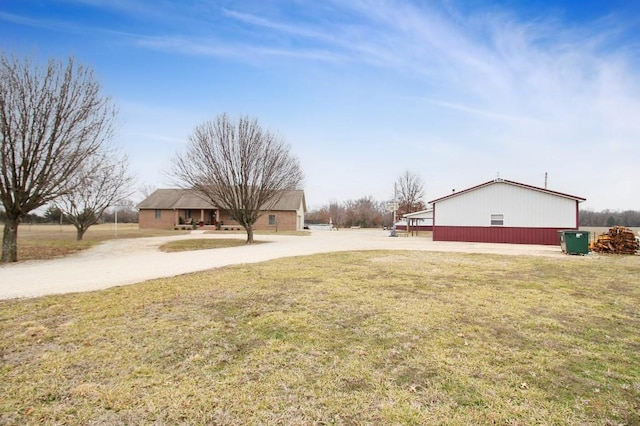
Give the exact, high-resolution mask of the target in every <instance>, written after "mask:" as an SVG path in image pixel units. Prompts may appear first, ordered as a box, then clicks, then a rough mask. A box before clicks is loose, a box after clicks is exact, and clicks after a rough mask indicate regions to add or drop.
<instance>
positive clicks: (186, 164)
mask: <svg viewBox="0 0 640 426" xmlns="http://www.w3.org/2000/svg"><path fill="white" fill-rule="evenodd" d="M171 174H172V175H173V177H174V178H175V179H176V180H177V182H178V184H179V185H180V186H183V187H186V188H192V189H195V190H196V191H197V193H199V194H200V195H201V197H202V198H203V199H206V200H208V201H210V202H211V203H212V204H214V205H217V206H220V208H222V209H225V210H228V211H229V212H230V213H231V215H232V216H233V217H234V218H235V219H236V220H237V221H238V223H239V224H240V225H241V226H242V227H244V228H245V229H246V231H247V243H252V242H253V224H254V223H255V222H256V221H257V220H258V218H259V217H260V216H261V215H262V213H263V212H265V211H268V210H270V209H271V208H272V207H273V206H274V205H275V204H276V203H277V202H278V201H279V200H280V198H281V196H282V195H283V194H284V191H287V190H292V189H298V188H299V186H300V184H301V182H302V179H303V174H302V171H301V170H300V165H299V163H298V160H297V159H296V158H295V157H293V156H292V155H291V154H290V152H289V146H288V145H286V144H285V143H284V142H283V141H282V140H281V138H279V137H277V136H276V135H274V134H273V133H271V132H269V131H267V130H265V129H263V128H262V126H260V124H259V123H258V121H257V120H256V119H251V118H249V117H241V118H240V119H239V120H238V121H237V122H234V121H233V120H231V119H230V118H229V117H228V116H227V115H226V114H222V115H219V116H218V117H216V118H215V119H213V120H211V121H207V122H205V123H204V124H202V125H200V126H198V127H196V129H195V130H194V132H193V134H192V135H191V136H190V138H189V142H188V146H187V150H186V151H185V152H183V153H182V154H179V155H177V156H176V157H175V158H174V160H173V169H172V171H171Z"/></svg>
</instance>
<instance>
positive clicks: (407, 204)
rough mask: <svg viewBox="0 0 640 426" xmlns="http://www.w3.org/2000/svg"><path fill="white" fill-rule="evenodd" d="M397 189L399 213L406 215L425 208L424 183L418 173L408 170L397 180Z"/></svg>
mask: <svg viewBox="0 0 640 426" xmlns="http://www.w3.org/2000/svg"><path fill="white" fill-rule="evenodd" d="M396 189H397V191H398V194H397V195H398V204H399V207H398V213H399V214H406V213H411V212H415V211H419V210H423V209H424V208H425V205H424V202H423V200H422V199H423V198H424V183H423V182H422V178H420V176H419V175H418V174H416V173H413V172H410V171H409V170H406V171H405V172H404V173H403V174H402V175H401V176H400V177H399V178H398V180H397V182H396Z"/></svg>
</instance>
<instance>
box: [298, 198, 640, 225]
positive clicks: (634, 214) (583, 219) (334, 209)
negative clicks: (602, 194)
mask: <svg viewBox="0 0 640 426" xmlns="http://www.w3.org/2000/svg"><path fill="white" fill-rule="evenodd" d="M396 215H397V219H398V220H399V219H400V218H401V217H402V212H400V209H399V210H398V212H396ZM305 219H306V220H305V221H306V223H307V224H318V223H329V219H331V222H332V223H333V224H334V225H335V226H336V227H338V228H349V227H351V226H360V227H363V228H377V227H383V226H391V225H392V219H393V216H392V213H390V212H389V211H388V210H387V209H386V203H385V202H383V201H376V200H374V199H373V198H372V197H370V196H368V197H362V198H359V199H357V200H348V201H345V202H342V203H340V202H337V201H333V202H331V203H329V204H327V205H325V206H322V207H320V208H318V209H315V210H312V211H310V212H308V213H307V215H306V218H305ZM580 226H602V227H608V228H610V227H612V226H627V227H640V211H638V210H625V211H613V210H603V211H599V212H595V211H591V210H580Z"/></svg>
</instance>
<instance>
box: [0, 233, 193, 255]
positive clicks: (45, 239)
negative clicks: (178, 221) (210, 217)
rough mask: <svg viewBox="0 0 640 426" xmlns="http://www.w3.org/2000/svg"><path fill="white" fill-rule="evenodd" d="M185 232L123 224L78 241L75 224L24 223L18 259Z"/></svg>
mask: <svg viewBox="0 0 640 426" xmlns="http://www.w3.org/2000/svg"><path fill="white" fill-rule="evenodd" d="M0 228H2V227H1V226H0ZM181 233H182V234H185V233H188V231H187V232H184V231H166V230H158V229H138V224H120V225H118V227H115V225H114V224H102V225H95V226H92V227H91V228H89V230H88V231H87V232H86V234H85V235H84V238H83V240H82V241H76V229H75V228H74V227H73V226H71V225H30V224H24V225H21V226H20V227H19V228H18V260H19V261H26V260H45V259H53V258H56V257H64V256H68V255H71V254H73V253H77V252H79V251H82V250H86V249H88V248H91V247H93V246H95V245H96V244H99V243H100V242H102V241H106V240H111V239H116V238H140V237H158V236H163V235H179V234H181Z"/></svg>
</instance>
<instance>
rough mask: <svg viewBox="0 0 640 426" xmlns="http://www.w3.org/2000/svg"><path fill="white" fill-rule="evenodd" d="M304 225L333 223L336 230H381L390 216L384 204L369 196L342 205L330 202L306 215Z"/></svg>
mask: <svg viewBox="0 0 640 426" xmlns="http://www.w3.org/2000/svg"><path fill="white" fill-rule="evenodd" d="M305 219H306V220H305V221H306V223H308V224H317V223H329V221H330V220H331V223H333V225H334V226H336V227H337V228H350V227H352V226H360V227H362V228H379V227H380V228H381V227H383V226H390V225H391V222H392V221H393V220H392V214H391V213H390V212H388V211H387V210H386V208H385V203H384V202H381V201H376V200H374V199H373V197H371V196H367V197H362V198H359V199H357V200H348V201H345V202H342V203H338V202H331V203H329V204H327V205H325V206H322V207H320V208H319V209H316V210H313V211H310V212H308V213H307V215H306V218H305Z"/></svg>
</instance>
